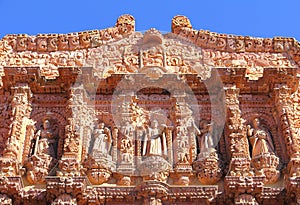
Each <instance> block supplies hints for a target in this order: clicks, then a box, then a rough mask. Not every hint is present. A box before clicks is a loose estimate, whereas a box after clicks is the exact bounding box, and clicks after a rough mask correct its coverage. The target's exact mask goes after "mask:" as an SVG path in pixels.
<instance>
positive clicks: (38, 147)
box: [33, 119, 58, 158]
mask: <svg viewBox="0 0 300 205" xmlns="http://www.w3.org/2000/svg"><path fill="white" fill-rule="evenodd" d="M57 135H58V129H57V127H55V126H53V125H52V124H51V121H50V120H49V119H44V120H43V125H42V128H41V129H40V130H38V132H37V133H36V134H35V139H36V143H35V147H34V151H33V155H37V156H49V157H52V158H56V146H57Z"/></svg>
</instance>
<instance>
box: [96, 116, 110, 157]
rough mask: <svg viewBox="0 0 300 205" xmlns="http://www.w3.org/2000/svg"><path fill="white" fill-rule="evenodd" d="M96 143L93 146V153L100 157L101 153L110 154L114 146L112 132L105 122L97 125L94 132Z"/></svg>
mask: <svg viewBox="0 0 300 205" xmlns="http://www.w3.org/2000/svg"><path fill="white" fill-rule="evenodd" d="M93 136H94V145H93V147H92V155H93V156H94V157H98V156H99V155H103V156H107V155H110V150H111V146H112V137H111V132H110V129H109V128H108V127H105V125H104V123H103V122H100V123H99V124H97V125H96V127H95V129H94V132H93Z"/></svg>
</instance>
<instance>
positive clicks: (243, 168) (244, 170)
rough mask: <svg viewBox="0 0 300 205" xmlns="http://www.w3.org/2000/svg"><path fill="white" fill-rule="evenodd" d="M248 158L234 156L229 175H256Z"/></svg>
mask: <svg viewBox="0 0 300 205" xmlns="http://www.w3.org/2000/svg"><path fill="white" fill-rule="evenodd" d="M250 164H251V161H250V159H248V158H242V157H241V158H232V159H231V161H230V164H229V174H228V176H237V177H239V176H254V173H253V171H252V169H251V166H250Z"/></svg>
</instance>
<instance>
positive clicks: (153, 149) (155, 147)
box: [143, 120, 167, 157]
mask: <svg viewBox="0 0 300 205" xmlns="http://www.w3.org/2000/svg"><path fill="white" fill-rule="evenodd" d="M143 155H144V156H163V157H166V156H167V142H166V135H165V133H164V132H163V131H162V130H161V129H160V128H159V126H158V121H157V120H153V121H152V122H151V126H150V127H147V129H146V132H145V138H144V145H143Z"/></svg>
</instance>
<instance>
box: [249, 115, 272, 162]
mask: <svg viewBox="0 0 300 205" xmlns="http://www.w3.org/2000/svg"><path fill="white" fill-rule="evenodd" d="M252 124H253V127H251V126H250V125H248V126H247V135H248V137H249V141H250V143H251V145H252V158H255V157H258V156H261V155H263V154H265V153H274V146H273V142H272V138H271V135H270V134H269V132H268V131H266V130H264V129H263V128H261V126H260V120H259V119H258V118H254V119H253V121H252Z"/></svg>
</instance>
